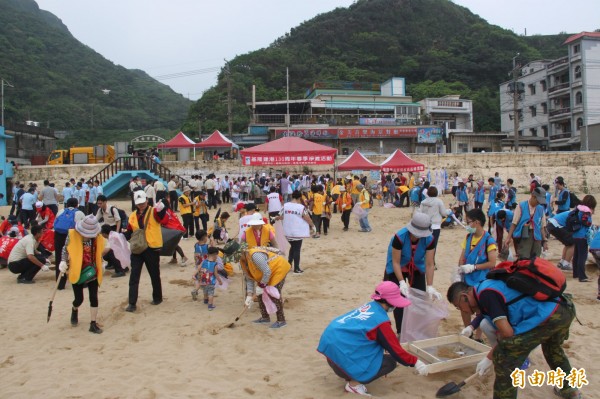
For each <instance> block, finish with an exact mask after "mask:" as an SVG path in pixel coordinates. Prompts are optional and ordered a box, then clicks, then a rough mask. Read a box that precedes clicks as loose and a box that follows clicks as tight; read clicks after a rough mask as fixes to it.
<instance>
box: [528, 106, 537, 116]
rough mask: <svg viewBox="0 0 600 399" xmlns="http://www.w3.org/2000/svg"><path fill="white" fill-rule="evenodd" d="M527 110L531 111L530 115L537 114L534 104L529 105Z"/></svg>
mask: <svg viewBox="0 0 600 399" xmlns="http://www.w3.org/2000/svg"><path fill="white" fill-rule="evenodd" d="M529 112H531V116H532V117H535V116H537V108H536V107H535V105H532V106H531V107H529Z"/></svg>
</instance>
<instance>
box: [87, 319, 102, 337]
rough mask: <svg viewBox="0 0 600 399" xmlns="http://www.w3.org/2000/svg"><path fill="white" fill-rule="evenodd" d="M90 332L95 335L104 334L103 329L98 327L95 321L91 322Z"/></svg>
mask: <svg viewBox="0 0 600 399" xmlns="http://www.w3.org/2000/svg"><path fill="white" fill-rule="evenodd" d="M90 332H91V333H94V334H102V329H101V328H100V327H98V325H97V324H96V322H95V321H92V322H90Z"/></svg>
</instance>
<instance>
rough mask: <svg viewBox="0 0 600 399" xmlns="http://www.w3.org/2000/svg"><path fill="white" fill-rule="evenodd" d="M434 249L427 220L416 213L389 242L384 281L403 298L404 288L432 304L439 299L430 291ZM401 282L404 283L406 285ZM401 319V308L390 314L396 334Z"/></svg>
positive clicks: (434, 290)
mask: <svg viewBox="0 0 600 399" xmlns="http://www.w3.org/2000/svg"><path fill="white" fill-rule="evenodd" d="M435 245H436V242H435V240H434V238H433V230H432V229H431V218H430V217H429V216H428V215H427V214H425V213H422V212H416V213H415V214H414V216H413V217H412V220H411V221H410V223H408V224H407V225H406V227H404V228H402V229H400V230H398V232H396V234H394V236H393V237H392V239H391V240H390V243H389V245H388V252H387V261H386V264H385V276H384V280H386V281H393V282H394V283H396V284H398V285H399V286H400V291H401V292H402V294H403V295H404V296H408V287H412V288H415V289H418V290H421V291H426V292H427V294H428V295H429V298H430V299H432V300H433V299H436V300H440V299H442V295H441V294H440V293H439V292H438V291H437V290H436V289H435V288H434V287H433V273H434V269H435V265H434V256H435ZM405 279H408V284H406V282H405ZM403 316H404V311H403V309H402V308H396V309H395V310H394V319H395V320H396V331H397V332H398V334H400V330H401V329H402V317H403Z"/></svg>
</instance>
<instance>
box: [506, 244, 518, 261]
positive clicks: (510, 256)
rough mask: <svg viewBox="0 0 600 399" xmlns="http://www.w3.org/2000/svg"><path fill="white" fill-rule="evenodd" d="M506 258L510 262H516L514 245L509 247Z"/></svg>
mask: <svg viewBox="0 0 600 399" xmlns="http://www.w3.org/2000/svg"><path fill="white" fill-rule="evenodd" d="M509 245H510V244H509ZM506 260H507V261H509V262H514V261H515V260H516V258H515V251H514V250H513V248H512V246H510V247H508V256H507V257H506Z"/></svg>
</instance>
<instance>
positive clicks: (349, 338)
mask: <svg viewBox="0 0 600 399" xmlns="http://www.w3.org/2000/svg"><path fill="white" fill-rule="evenodd" d="M389 322H390V318H389V317H388V315H387V313H386V312H385V310H384V309H383V307H382V306H381V305H380V304H379V303H377V302H375V301H371V302H368V303H366V304H364V305H363V306H361V307H359V308H357V309H354V310H352V311H351V312H348V313H346V314H344V315H342V316H339V317H338V318H336V319H334V320H333V321H332V322H331V323H329V325H328V326H327V328H326V329H325V331H323V335H321V340H320V341H319V346H318V348H317V350H318V351H319V352H321V353H322V354H323V355H325V356H327V358H328V359H329V360H331V361H332V362H333V363H335V364H336V365H337V366H338V367H339V368H341V369H342V370H344V373H346V374H347V375H348V376H349V377H350V378H352V379H353V380H355V381H358V382H367V381H369V380H370V379H371V378H373V377H374V376H375V374H377V372H378V371H379V369H380V368H381V364H382V362H383V347H382V346H381V345H379V344H378V343H377V341H375V340H370V339H369V338H367V333H368V332H369V331H371V330H373V329H375V328H377V327H379V326H380V325H381V324H383V323H389Z"/></svg>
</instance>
